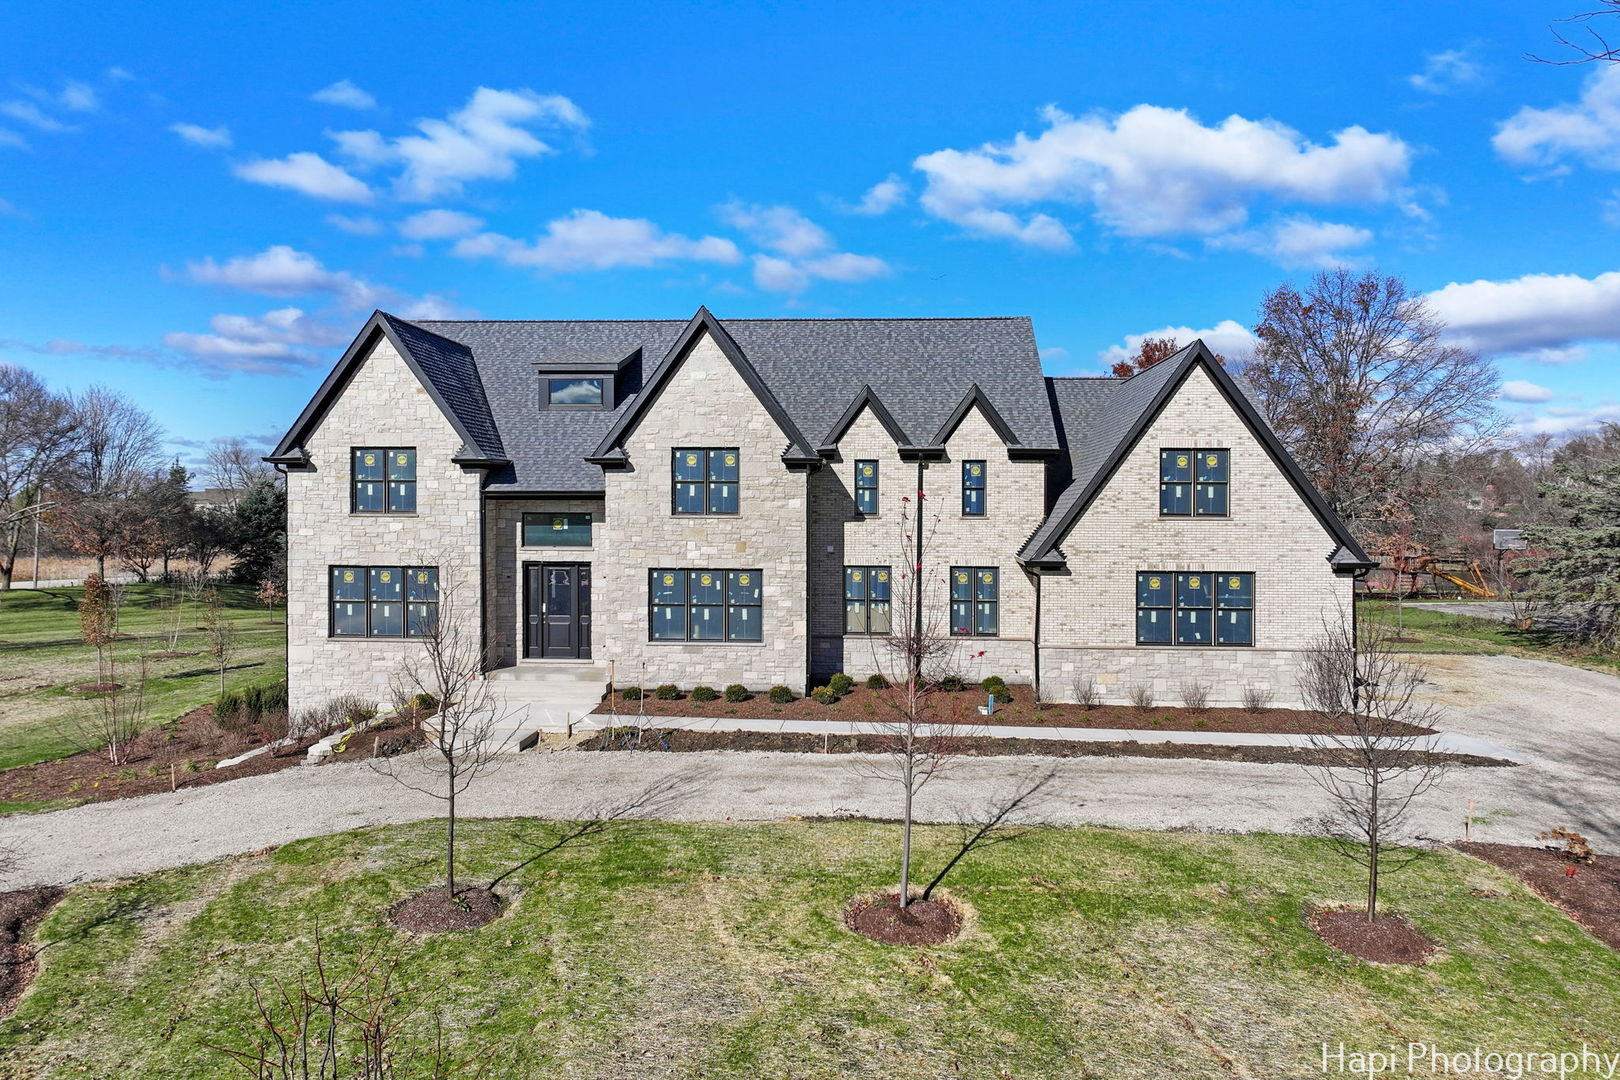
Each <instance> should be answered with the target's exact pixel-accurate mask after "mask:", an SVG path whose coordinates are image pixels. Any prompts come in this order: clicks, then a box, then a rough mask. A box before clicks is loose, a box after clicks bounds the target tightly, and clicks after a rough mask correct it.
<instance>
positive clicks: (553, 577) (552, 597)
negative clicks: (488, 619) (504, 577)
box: [523, 563, 591, 660]
mask: <svg viewBox="0 0 1620 1080" xmlns="http://www.w3.org/2000/svg"><path fill="white" fill-rule="evenodd" d="M523 571H524V573H523V614H524V620H523V621H524V632H523V655H524V656H526V657H530V658H537V657H538V658H544V659H548V660H549V659H557V658H564V659H584V658H588V657H589V656H590V655H591V568H590V567H589V566H586V565H584V564H582V563H525V564H524V565H523Z"/></svg>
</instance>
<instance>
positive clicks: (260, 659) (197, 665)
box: [0, 585, 287, 812]
mask: <svg viewBox="0 0 1620 1080" xmlns="http://www.w3.org/2000/svg"><path fill="white" fill-rule="evenodd" d="M83 593H84V590H83V589H81V588H70V589H43V590H38V591H36V590H32V589H20V590H16V591H13V592H9V593H0V769H9V768H13V767H15V766H17V765H26V764H29V763H30V762H35V761H44V760H48V759H51V758H57V757H62V756H64V755H66V754H71V753H73V752H75V751H76V750H78V749H81V748H80V747H79V746H77V745H76V744H75V743H74V741H73V739H72V737H71V736H70V734H69V733H68V732H67V731H65V730H64V725H65V722H66V721H68V720H69V719H70V718H71V716H72V714H73V712H74V710H77V709H85V708H90V707H92V703H91V700H90V699H89V698H88V697H87V696H86V695H83V694H78V693H74V692H73V691H72V690H71V689H69V688H70V687H73V686H77V685H80V684H82V683H87V682H94V681H95V680H96V655H95V650H93V649H91V648H89V647H88V646H86V645H85V644H84V643H83V642H82V641H81V640H80V639H79V613H78V603H79V599H80V597H81V596H82V595H83ZM220 594H221V596H222V597H223V599H224V600H225V602H226V604H227V605H228V614H229V618H230V620H231V623H232V625H234V626H235V627H236V641H237V646H238V652H237V655H236V657H235V658H234V659H233V660H232V661H231V669H230V670H229V671H227V672H226V678H225V681H226V685H227V686H246V685H249V684H253V683H261V682H270V681H273V680H275V679H279V678H281V677H282V675H283V674H284V673H285V670H286V640H287V627H286V609H285V608H280V607H278V608H266V607H265V606H264V605H263V604H260V603H259V602H258V601H257V600H255V599H254V598H253V590H251V589H249V588H247V587H245V586H235V585H225V586H221V587H220ZM171 595H172V593H171V590H170V588H169V587H168V586H166V585H130V586H127V587H126V591H125V595H124V607H123V611H122V617H121V620H120V630H121V632H122V633H123V634H124V635H126V636H125V637H124V638H123V639H122V640H120V641H119V642H118V643H117V645H116V648H115V652H116V656H117V660H118V665H119V671H120V672H121V673H122V674H121V675H120V677H119V681H121V682H122V681H127V680H126V679H125V678H123V676H124V675H128V674H130V673H132V672H133V670H134V669H133V664H132V661H133V658H134V656H135V654H136V653H137V652H138V651H139V650H140V649H141V648H142V647H144V648H145V649H146V650H148V651H159V650H164V649H167V648H168V644H169V632H170V627H171V626H172V624H173V622H174V612H173V611H172V609H169V608H167V607H166V606H165V605H166V601H167V600H168V599H169V598H170V597H171ZM182 615H183V618H182V623H183V626H184V630H183V632H182V634H181V637H180V647H179V650H178V651H181V652H195V653H197V655H195V656H187V657H180V658H178V659H173V660H158V661H153V662H152V664H151V667H150V674H151V681H150V682H149V683H148V684H147V689H146V707H147V715H148V719H149V720H150V721H151V722H152V723H160V722H162V721H165V720H172V719H174V718H175V717H177V716H180V715H182V714H183V713H186V712H188V711H190V710H191V709H194V708H196V707H197V706H199V705H202V704H205V703H207V702H209V701H212V700H213V699H214V697H215V696H216V695H217V694H218V693H219V676H218V674H217V672H216V671H215V670H214V668H213V660H212V659H211V658H210V657H209V656H208V655H207V654H206V651H205V650H206V646H205V644H204V642H203V634H202V631H201V630H199V629H198V628H197V623H198V619H197V617H196V616H197V611H196V610H195V609H194V608H190V607H188V608H187V609H186V610H185V611H184V612H182ZM0 812H3V811H0Z"/></svg>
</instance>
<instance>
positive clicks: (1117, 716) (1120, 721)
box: [596, 686, 1433, 735]
mask: <svg viewBox="0 0 1620 1080" xmlns="http://www.w3.org/2000/svg"><path fill="white" fill-rule="evenodd" d="M715 689H717V690H723V689H724V687H716V688H715ZM646 690H647V694H648V697H647V698H646V699H645V700H643V701H629V700H626V699H625V698H624V696H623V695H622V694H618V693H615V694H613V695H611V696H610V697H608V698H604V699H603V701H602V704H600V705H598V706H597V707H596V711H597V712H598V713H607V712H610V711H612V710H613V709H614V708H617V710H618V714H619V715H620V716H630V717H633V716H635V715H636V714H637V713H638V712H644V713H646V714H647V715H648V716H719V717H726V716H746V717H750V718H757V719H765V720H773V719H777V718H781V719H791V720H855V721H879V722H881V721H884V720H886V719H888V718H890V717H892V716H893V715H894V711H893V709H892V708H891V707H890V705H889V704H888V703H887V700H886V699H889V698H890V697H891V696H892V694H893V693H894V692H893V691H884V690H868V689H867V688H866V687H864V686H856V687H855V688H854V689H852V690H851V691H850V692H849V693H848V694H846V695H845V696H844V697H842V698H840V699H839V700H838V701H837V702H835V703H833V704H831V705H823V704H821V703H820V702H819V701H813V700H811V699H810V698H799V699H798V700H797V701H790V702H788V703H787V704H785V705H773V704H771V702H770V700H769V699H768V698H767V697H766V696H765V695H764V694H754V695H753V696H752V697H750V698H749V699H748V700H747V701H743V702H731V701H726V700H725V699H724V698H720V699H718V700H715V701H693V700H692V699H691V698H690V697H687V696H682V697H679V698H676V699H674V700H673V701H659V700H658V699H656V698H654V697H652V696H651V694H652V688H651V687H647V688H646ZM1007 690H1008V694H1009V696H1010V698H1011V700H1010V701H1006V702H1002V701H1000V700H998V701H997V702H996V714H995V715H994V716H980V715H979V711H978V710H979V706H980V705H983V704H984V703H985V701H986V700H987V698H988V697H989V695H987V694H985V693H983V692H982V691H980V690H979V688H978V687H977V686H974V687H972V688H971V689H967V690H957V691H951V692H944V691H941V692H939V693H936V694H933V695H931V696H930V697H929V699H928V702H929V707H930V708H931V709H932V710H933V714H932V715H931V716H930V717H929V719H930V720H931V721H934V722H938V723H945V724H974V725H982V726H985V727H996V726H999V725H1010V726H1018V727H1076V728H1137V729H1144V728H1146V729H1154V730H1162V731H1242V732H1263V733H1276V734H1286V735H1315V734H1319V733H1324V732H1326V733H1331V732H1332V731H1333V730H1334V725H1330V724H1327V723H1325V722H1324V721H1323V719H1322V718H1321V717H1320V716H1319V715H1317V714H1316V713H1313V712H1306V711H1304V710H1301V709H1261V710H1260V711H1258V712H1248V711H1247V710H1244V709H1234V708H1208V709H1204V710H1202V711H1194V710H1192V709H1188V708H1185V707H1183V706H1180V705H1156V706H1154V707H1153V708H1151V709H1145V710H1144V709H1138V708H1135V707H1134V706H1130V705H1099V706H1097V707H1096V708H1094V709H1086V708H1082V707H1081V706H1079V705H1055V704H1050V703H1048V704H1044V705H1038V704H1037V703H1036V701H1035V692H1034V691H1033V690H1032V689H1031V688H1030V687H1028V686H1009V687H1008V688H1007ZM1340 726H1342V725H1340ZM1432 730H1433V729H1432V728H1424V727H1417V726H1415V725H1412V724H1401V723H1396V722H1389V733H1390V734H1391V735H1397V734H1400V735H1427V734H1430V733H1431V731H1432Z"/></svg>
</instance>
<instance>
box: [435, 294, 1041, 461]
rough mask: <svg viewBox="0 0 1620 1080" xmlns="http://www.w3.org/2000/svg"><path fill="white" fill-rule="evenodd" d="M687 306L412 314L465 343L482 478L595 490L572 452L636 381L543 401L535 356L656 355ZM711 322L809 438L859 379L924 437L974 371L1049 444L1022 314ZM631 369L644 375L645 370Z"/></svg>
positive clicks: (555, 364)
mask: <svg viewBox="0 0 1620 1080" xmlns="http://www.w3.org/2000/svg"><path fill="white" fill-rule="evenodd" d="M687 324H688V321H687V320H665V319H657V320H628V321H584V320H581V321H513V322H489V321H478V322H472V321H464V322H451V321H423V322H420V323H418V324H417V325H418V326H420V327H423V328H425V329H426V330H429V331H431V332H432V334H433V335H435V336H440V337H442V338H447V339H450V340H451V341H454V342H457V343H459V344H461V345H463V346H465V347H466V348H467V349H469V350H470V351H471V353H472V356H473V357H474V358H475V359H476V361H477V367H478V370H479V372H480V373H481V375H482V378H483V384H484V387H485V388H486V389H487V391H488V397H489V407H490V411H491V414H492V415H493V418H494V424H495V426H496V427H497V428H498V429H499V432H500V435H501V441H502V443H503V445H504V447H505V450H506V456H508V457H509V458H511V460H512V465H511V466H510V467H509V468H504V469H501V470H498V471H496V472H495V473H494V474H493V475H492V476H491V478H490V480H491V482H490V489H491V490H492V491H502V490H506V491H599V490H601V488H602V477H601V470H600V468H599V467H598V466H595V465H591V464H589V463H588V462H586V461H585V460H584V459H585V456H586V455H587V454H589V453H591V451H592V450H593V449H594V448H595V447H596V445H597V443H598V442H599V441H600V440H601V439H602V437H603V436H604V435H606V434H607V432H608V430H609V429H610V428H611V427H612V426H613V423H614V421H615V420H616V419H617V418H618V416H619V414H620V413H621V412H622V411H623V410H624V409H625V408H627V407H628V406H629V405H630V404H631V401H632V399H633V392H634V391H635V390H639V388H640V383H641V380H640V379H639V378H636V377H635V376H636V374H641V373H632V375H631V378H630V380H629V381H631V382H632V383H633V384H634V385H632V386H631V387H630V388H629V390H630V391H631V393H626V394H625V395H624V396H623V397H622V398H621V399H620V401H619V403H618V408H616V409H614V410H612V411H604V412H594V413H592V412H570V413H566V414H564V413H557V412H545V413H542V412H540V411H539V409H538V394H539V389H538V380H537V374H536V372H537V365H543V367H544V369H547V370H563V369H566V368H567V367H568V366H569V365H570V364H579V365H580V366H584V365H585V364H586V363H588V362H592V361H594V362H595V363H596V364H597V365H600V364H607V363H616V362H617V360H618V359H620V358H622V357H624V356H626V355H628V354H629V353H630V352H631V351H633V350H634V349H636V348H640V349H641V350H642V364H643V365H644V366H649V367H650V366H651V365H652V364H656V363H659V362H661V361H662V360H663V358H664V356H665V354H666V353H667V352H668V351H669V348H670V346H671V344H672V343H673V342H674V341H675V339H676V337H677V336H678V335H679V334H680V332H681V331H682V330H683V329H685V328H686V326H687ZM722 325H723V326H724V327H725V329H726V330H727V331H728V332H729V333H730V334H731V335H732V337H733V338H734V339H735V340H736V342H737V345H738V347H739V348H740V349H741V350H742V352H743V354H744V356H745V357H746V358H747V360H748V362H749V364H750V365H752V366H753V368H754V370H755V371H757V372H758V373H759V375H760V378H761V379H762V380H763V382H764V383H765V385H766V386H767V387H768V388H769V389H770V391H771V393H772V394H773V395H774V396H775V397H776V399H777V400H778V401H779V402H781V404H782V407H783V409H784V410H785V411H786V412H787V414H788V416H789V417H791V418H792V420H793V422H794V423H795V424H796V425H798V427H799V429H800V430H801V431H802V432H803V433H804V435H805V437H806V439H807V440H808V441H809V443H810V444H811V445H812V446H816V445H820V444H821V442H822V441H823V440H824V439H825V437H826V435H827V434H828V433H829V431H830V430H831V428H832V426H833V424H834V422H835V421H836V420H837V419H838V416H839V415H840V414H841V413H842V412H843V410H844V407H845V406H846V405H847V404H848V403H849V402H850V401H851V400H853V399H854V397H855V396H856V395H857V394H858V393H860V391H861V388H862V387H863V386H865V385H868V384H869V385H870V386H871V387H872V389H873V391H874V392H875V393H876V394H877V395H878V396H879V398H880V399H881V400H882V401H883V403H884V404H885V405H886V406H887V407H888V409H889V411H890V412H891V413H892V414H893V415H894V417H895V419H896V421H897V422H898V423H899V424H900V425H901V427H903V428H904V429H905V432H906V435H907V436H908V438H909V440H910V441H911V442H913V443H916V444H919V445H922V444H927V443H929V442H931V441H932V439H933V438H934V436H935V434H936V432H937V431H938V430H939V427H940V425H941V424H942V423H943V422H944V421H945V419H946V418H947V417H948V416H949V415H950V413H951V411H952V410H953V409H954V408H955V407H956V406H957V404H958V403H959V402H960V401H961V400H962V396H963V395H964V394H965V393H966V392H967V391H968V389H969V387H971V386H972V385H974V384H975V383H977V384H978V386H979V387H980V389H981V390H982V391H983V392H984V394H985V396H986V397H987V398H988V399H989V400H990V401H991V403H992V404H993V405H994V407H995V409H996V411H997V412H998V413H1000V414H1001V416H1002V417H1003V419H1005V420H1006V422H1007V424H1008V426H1009V427H1010V428H1011V429H1012V431H1013V433H1014V434H1015V435H1016V436H1017V438H1018V441H1019V443H1020V444H1021V445H1024V446H1028V447H1038V448H1056V447H1057V446H1058V438H1057V432H1056V430H1055V428H1054V426H1053V423H1052V414H1051V409H1050V408H1049V407H1048V404H1047V400H1046V393H1045V383H1044V379H1043V376H1042V373H1041V367H1040V357H1039V355H1038V354H1037V352H1036V348H1035V334H1034V330H1033V328H1032V327H1031V325H1030V321H1029V319H1027V318H999V319H726V320H722ZM644 374H646V375H648V376H650V375H651V371H647V372H645V373H644Z"/></svg>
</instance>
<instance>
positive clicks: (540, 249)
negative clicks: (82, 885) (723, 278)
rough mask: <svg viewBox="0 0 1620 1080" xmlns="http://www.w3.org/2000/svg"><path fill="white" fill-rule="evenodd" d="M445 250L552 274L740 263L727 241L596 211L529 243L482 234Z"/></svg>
mask: <svg viewBox="0 0 1620 1080" xmlns="http://www.w3.org/2000/svg"><path fill="white" fill-rule="evenodd" d="M451 250H452V251H453V253H454V254H456V255H460V256H462V257H464V258H495V259H500V260H502V261H503V262H506V263H508V264H510V265H512V266H523V267H530V268H532V269H536V270H544V271H552V272H558V271H568V270H611V269H615V268H618V267H625V266H628V267H645V266H653V265H655V264H657V263H661V262H669V261H672V260H691V261H700V262H719V263H735V262H737V261H739V260H740V259H741V258H742V254H741V252H739V251H738V250H737V245H735V244H733V243H732V242H731V241H730V240H724V239H721V238H720V237H715V236H704V237H701V238H699V239H697V240H690V239H688V238H687V237H685V236H682V235H680V234H679V233H666V232H664V231H663V230H662V229H660V228H659V227H658V226H657V225H655V224H653V223H652V222H651V221H648V220H646V219H645V218H616V217H609V216H608V215H606V214H604V213H602V212H601V211H599V210H575V211H574V212H572V213H571V214H569V215H567V216H566V217H560V218H557V219H555V220H553V221H550V222H547V223H546V229H545V232H544V233H543V234H542V235H540V236H538V237H536V238H535V239H534V240H533V241H524V240H515V239H513V238H512V237H509V236H502V235H500V234H499V233H487V232H486V233H477V234H475V235H472V236H466V237H463V238H462V239H461V240H459V241H457V243H456V245H455V247H454V248H452V249H451Z"/></svg>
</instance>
